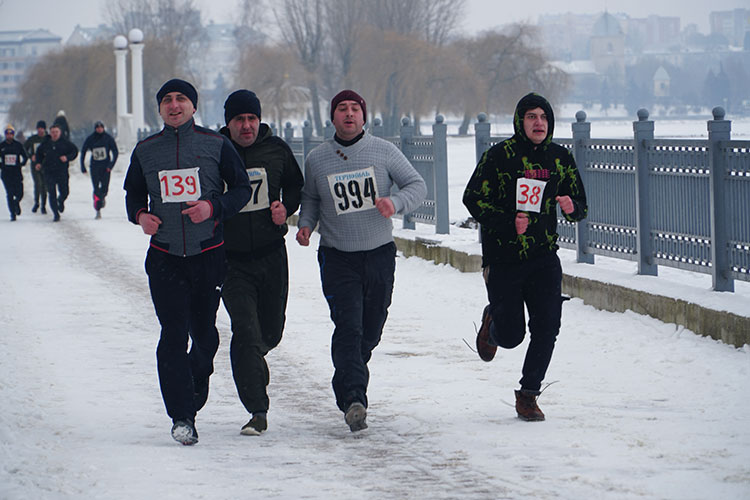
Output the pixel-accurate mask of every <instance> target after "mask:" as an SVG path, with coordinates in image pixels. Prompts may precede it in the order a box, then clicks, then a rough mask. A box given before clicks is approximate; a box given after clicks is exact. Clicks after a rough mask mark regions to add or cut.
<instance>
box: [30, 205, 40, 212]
mask: <svg viewBox="0 0 750 500" xmlns="http://www.w3.org/2000/svg"><path fill="white" fill-rule="evenodd" d="M37 210H39V203H34V206H33V207H31V213H34V214H35V213H36V211H37Z"/></svg>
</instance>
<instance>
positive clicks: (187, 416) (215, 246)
mask: <svg viewBox="0 0 750 500" xmlns="http://www.w3.org/2000/svg"><path fill="white" fill-rule="evenodd" d="M156 101H157V103H158V104H159V115H161V118H162V120H164V128H163V129H162V130H161V131H160V132H158V133H157V134H154V135H152V136H151V137H148V138H146V139H144V140H142V141H140V142H139V143H138V145H137V146H136V147H135V150H133V154H132V156H131V157H130V166H129V167H128V173H127V175H126V177H125V191H126V192H127V193H126V195H125V204H126V208H127V213H128V219H129V220H130V222H132V223H133V224H138V225H139V226H141V229H142V230H143V232H144V233H145V234H148V235H150V236H151V242H150V245H149V249H148V253H147V254H146V273H147V274H148V283H149V288H150V290H151V299H152V300H153V303H154V309H155V310H156V315H157V317H158V318H159V323H160V324H161V336H160V338H159V345H158V347H157V349H156V360H157V368H158V372H159V384H160V386H161V393H162V397H163V398H164V406H166V409H167V414H168V415H169V416H170V417H171V418H172V423H173V425H172V438H174V440H175V441H177V442H179V443H182V444H184V445H192V444H195V443H197V442H198V432H197V431H196V429H195V416H196V414H197V412H198V410H200V409H201V408H202V407H203V405H204V404H205V403H206V399H207V398H208V386H209V384H208V382H209V377H210V376H211V374H212V373H213V370H214V365H213V362H214V356H215V355H216V351H217V350H218V348H219V332H218V331H217V330H216V311H217V309H218V307H219V300H220V296H221V287H222V285H223V283H224V276H225V274H226V256H225V254H224V238H223V227H224V226H223V222H224V221H225V220H226V219H228V218H230V217H231V216H233V215H234V214H236V213H237V212H238V211H239V210H240V209H241V208H242V207H243V206H244V205H245V203H247V202H248V200H249V199H250V195H251V192H250V183H249V182H248V179H247V174H246V173H245V169H244V168H243V164H242V160H241V159H240V157H239V156H238V155H237V151H236V150H235V149H234V147H233V146H232V143H231V142H230V141H229V140H228V139H226V138H225V137H223V136H221V135H219V134H218V133H216V132H214V131H213V130H210V129H208V128H204V127H200V126H198V125H196V124H195V121H194V120H193V114H194V113H195V106H196V104H197V103H198V93H197V92H196V90H195V87H193V86H192V85H191V84H190V83H188V82H186V81H184V80H178V79H174V80H169V81H168V82H166V83H165V84H164V85H163V86H162V87H161V89H159V92H158V93H157V94H156ZM225 185H226V191H225V188H224V186H225ZM188 339H190V341H191V342H190V351H189V352H188V350H187V349H188Z"/></svg>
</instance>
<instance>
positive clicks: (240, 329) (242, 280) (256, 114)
mask: <svg viewBox="0 0 750 500" xmlns="http://www.w3.org/2000/svg"><path fill="white" fill-rule="evenodd" d="M260 118H261V109H260V100H259V99H258V97H257V96H256V95H255V93H253V92H251V91H249V90H244V89H242V90H237V91H235V92H233V93H232V94H230V95H229V97H227V100H226V102H225V103H224V119H225V121H226V126H225V127H222V129H221V130H220V133H221V134H223V135H224V136H226V137H228V138H230V139H231V141H232V144H234V147H235V148H236V149H237V152H238V153H239V154H240V157H241V158H242V160H243V162H244V164H245V168H246V171H247V175H248V176H249V178H250V186H251V187H252V189H253V195H252V197H251V199H250V201H249V202H248V203H247V205H245V207H244V208H243V209H242V210H241V211H240V213H239V214H237V215H235V216H234V217H232V218H231V219H229V220H228V221H227V222H226V224H225V233H224V239H225V243H226V253H227V264H228V266H227V278H226V280H225V282H224V288H223V290H222V298H223V300H224V305H225V306H226V309H227V311H228V312H229V315H230V317H231V319H232V343H231V346H230V357H231V360H232V374H233V376H234V382H235V385H236V386H237V392H238V394H239V396H240V401H242V404H243V406H244V407H245V409H246V410H247V411H248V413H250V415H251V418H250V420H249V421H248V422H247V423H246V424H245V425H244V426H243V427H242V429H241V430H240V433H241V434H243V435H246V436H257V435H259V434H260V433H261V432H263V431H265V430H266V429H267V427H268V423H267V412H268V406H269V401H268V394H267V391H266V387H267V386H268V381H269V372H268V364H267V363H266V360H265V355H266V354H268V352H269V351H270V350H271V349H273V348H274V347H276V346H277V345H278V344H279V342H280V341H281V335H282V332H283V330H284V321H285V318H286V303H287V295H288V291H289V269H288V265H287V252H286V245H285V240H284V235H286V233H287V230H288V229H287V225H286V219H287V217H288V216H289V215H291V214H293V213H294V212H296V211H297V208H298V207H299V203H300V197H301V194H300V192H301V190H302V185H303V184H304V180H303V178H302V171H301V170H300V167H299V165H298V164H297V161H296V160H295V158H294V154H293V153H292V151H291V149H290V148H289V146H288V145H287V144H286V142H284V141H283V140H281V139H280V138H279V137H275V136H274V135H273V133H272V132H271V129H270V127H269V126H268V125H266V124H265V123H261V121H260Z"/></svg>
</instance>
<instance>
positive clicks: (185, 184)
mask: <svg viewBox="0 0 750 500" xmlns="http://www.w3.org/2000/svg"><path fill="white" fill-rule="evenodd" d="M198 168H199V167H194V168H181V169H179V170H162V171H160V172H159V188H160V190H161V201H162V202H164V203H180V202H183V201H198V200H199V199H200V197H201V183H200V178H199V177H198Z"/></svg>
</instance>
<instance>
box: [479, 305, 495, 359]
mask: <svg viewBox="0 0 750 500" xmlns="http://www.w3.org/2000/svg"><path fill="white" fill-rule="evenodd" d="M491 324H492V315H491V314H490V306H487V307H485V308H484V312H483V313H482V326H480V327H479V331H478V332H477V353H478V354H479V357H480V358H482V361H487V362H489V361H492V360H493V358H494V357H495V353H496V352H497V346H495V345H492V344H490V325H491Z"/></svg>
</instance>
